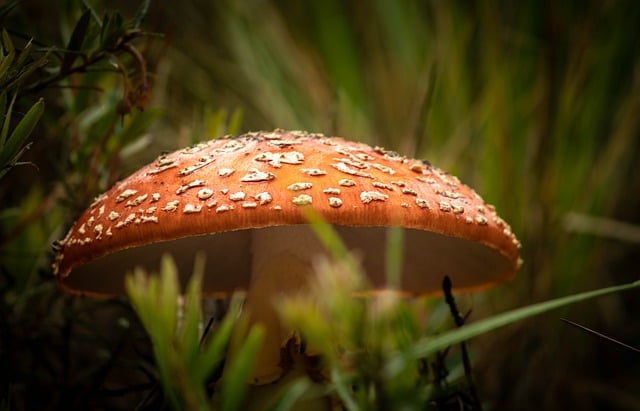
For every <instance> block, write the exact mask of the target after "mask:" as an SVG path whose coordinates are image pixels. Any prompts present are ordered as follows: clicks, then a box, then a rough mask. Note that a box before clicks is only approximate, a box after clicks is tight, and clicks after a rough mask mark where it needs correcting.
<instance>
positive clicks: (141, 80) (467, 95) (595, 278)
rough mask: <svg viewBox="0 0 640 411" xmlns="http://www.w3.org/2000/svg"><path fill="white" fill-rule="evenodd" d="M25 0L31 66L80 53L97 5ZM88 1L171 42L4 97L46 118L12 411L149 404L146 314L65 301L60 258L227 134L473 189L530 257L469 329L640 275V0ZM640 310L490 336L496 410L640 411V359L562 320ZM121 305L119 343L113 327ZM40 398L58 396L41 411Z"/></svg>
mask: <svg viewBox="0 0 640 411" xmlns="http://www.w3.org/2000/svg"><path fill="white" fill-rule="evenodd" d="M9 3H16V4H15V7H12V8H10V9H8V10H7V11H6V13H5V14H2V15H0V18H1V20H0V23H1V25H2V27H3V28H6V29H7V31H8V34H9V37H10V38H11V39H12V40H13V42H14V43H15V46H16V48H22V47H24V46H25V44H26V41H27V40H28V39H29V38H32V37H33V38H34V39H37V43H35V44H36V46H37V50H34V51H33V53H32V55H31V56H30V57H29V58H27V60H26V62H27V63H29V62H33V61H35V60H36V58H37V57H39V56H42V55H43V52H42V50H43V49H45V48H51V47H55V48H58V49H59V50H63V49H65V48H67V52H68V51H69V50H68V49H69V45H71V42H70V39H71V38H72V37H73V35H72V33H73V32H74V27H76V24H77V22H78V21H79V19H81V16H82V14H83V7H82V2H80V1H59V2H56V4H53V3H52V2H45V1H25V2H9ZM86 3H87V4H90V5H91V6H92V8H93V10H95V11H97V14H98V15H99V16H98V17H100V18H102V17H103V16H104V15H105V14H104V13H106V12H109V13H112V14H110V15H111V16H113V13H114V12H116V11H117V12H119V13H120V14H121V15H122V16H123V17H124V19H123V21H124V23H123V24H124V25H125V26H126V25H127V24H128V25H129V26H127V27H130V28H131V27H133V26H135V25H136V24H134V23H140V26H139V27H140V28H141V29H142V30H144V31H145V32H146V33H160V34H163V36H162V37H158V36H146V35H145V36H141V37H135V38H134V39H133V40H132V44H134V45H135V47H136V49H137V50H138V51H139V52H140V53H141V55H142V56H143V58H144V62H145V65H146V68H147V70H148V74H147V76H146V77H145V76H144V74H143V73H141V69H140V65H139V64H138V63H139V62H138V61H137V60H136V59H135V58H134V57H133V54H132V53H128V52H124V53H122V55H120V54H118V53H119V52H120V51H122V50H118V49H117V48H116V49H109V48H108V44H107V45H106V46H105V44H106V43H100V44H98V43H99V42H98V43H96V44H93V43H92V44H89V42H88V41H87V42H84V43H82V44H81V45H80V46H79V47H78V53H79V54H82V53H83V52H85V51H86V52H87V53H88V51H90V50H94V51H95V50H100V48H101V47H103V48H104V50H106V51H107V53H105V60H104V61H103V62H102V63H100V64H98V65H97V66H96V67H95V70H89V71H86V72H78V73H73V74H70V75H69V76H67V77H66V78H64V79H61V81H60V82H58V83H52V84H50V85H47V84H44V85H43V84H41V83H39V79H42V78H51V76H52V75H53V74H55V73H57V72H61V71H62V69H63V68H64V67H63V66H64V64H65V62H64V58H62V59H56V55H55V50H54V53H53V55H50V56H49V57H48V60H47V61H48V62H49V63H47V64H48V65H46V66H44V68H39V69H38V70H35V71H34V72H33V73H31V74H30V75H29V76H28V77H25V78H23V79H21V87H18V88H16V87H14V86H12V85H11V84H10V83H7V82H4V83H1V84H2V87H5V88H6V90H8V91H9V99H10V98H11V97H12V96H13V95H14V93H17V94H16V95H18V96H19V98H17V99H16V103H15V107H14V116H15V118H20V116H21V115H22V114H24V113H26V112H27V110H28V109H29V108H30V107H31V106H32V105H33V104H34V103H35V102H36V101H37V99H38V98H40V97H44V103H45V111H44V114H43V116H42V118H41V120H40V121H39V123H38V125H37V127H36V129H35V131H34V132H33V133H32V134H31V136H30V138H29V140H28V141H30V142H31V143H32V144H31V146H30V148H29V149H28V150H27V151H25V153H24V154H23V156H22V157H21V158H20V161H23V162H28V163H30V165H29V164H27V165H20V166H17V167H14V168H12V169H10V170H8V172H7V174H6V175H4V176H3V177H2V179H1V180H0V207H1V208H0V236H1V237H0V270H1V271H0V274H1V278H0V285H1V287H2V301H1V304H2V306H1V307H2V313H1V314H2V317H1V323H0V332H1V333H2V334H1V336H2V339H1V340H0V344H1V345H0V361H1V368H2V370H1V371H0V374H1V376H0V398H2V401H1V402H0V407H2V408H3V409H27V408H31V407H33V406H34V405H38V406H40V407H43V408H51V409H57V408H62V407H63V405H65V404H72V406H73V407H75V408H86V407H91V408H96V409H103V408H123V409H130V408H131V407H130V404H132V403H133V404H135V403H136V401H139V399H140V398H141V397H144V395H145V390H149V389H150V386H148V385H145V384H144V383H140V382H139V381H143V380H144V378H143V377H144V376H145V375H146V374H148V373H151V371H149V370H150V369H151V367H152V366H151V365H150V364H151V363H152V360H151V359H150V358H145V357H144V355H142V354H140V353H141V352H144V351H145V350H144V348H141V346H144V345H145V344H147V343H146V340H145V338H144V332H143V331H142V330H141V329H140V327H139V325H138V324H137V320H136V319H135V316H134V315H133V314H132V313H131V312H130V309H129V307H128V305H127V304H126V303H125V302H123V301H115V302H113V301H112V302H90V301H84V300H82V301H78V299H75V298H73V297H69V296H64V295H62V294H61V293H60V292H59V291H58V290H57V289H56V288H55V283H54V281H53V278H52V276H51V270H50V263H51V258H52V252H51V249H50V244H51V243H52V242H53V241H54V240H55V239H58V238H61V237H62V236H63V235H64V232H65V231H66V229H67V228H68V227H69V225H70V224H71V222H72V221H73V219H74V218H75V217H76V216H77V214H78V213H79V211H80V210H82V209H83V208H84V207H86V206H87V205H88V204H89V203H90V202H91V199H92V198H93V197H94V196H95V195H97V194H99V193H100V192H102V191H103V190H105V189H106V188H108V187H109V186H110V185H111V184H113V183H114V182H115V181H117V180H118V179H119V178H122V177H124V176H126V175H127V174H128V173H130V172H131V171H133V170H135V169H137V168H138V167H140V166H141V165H143V164H145V163H146V162H148V161H150V160H152V159H153V158H155V157H156V156H157V155H158V154H159V153H161V152H162V151H164V150H171V149H174V148H178V147H181V146H184V145H187V144H190V143H191V142H193V141H198V140H202V139H207V138H213V137H217V136H220V135H223V134H225V133H227V132H244V131H249V130H258V129H273V128H276V127H277V128H285V129H304V130H309V131H318V132H324V133H325V134H327V135H340V136H344V137H346V138H349V139H353V140H358V141H362V142H366V143H369V144H372V145H382V146H384V147H386V148H389V149H393V150H396V151H398V152H401V153H403V154H406V155H408V156H412V157H416V158H425V159H428V160H429V161H430V162H431V163H433V164H434V165H436V166H438V167H441V168H443V169H445V170H447V171H449V172H451V173H453V174H455V175H457V176H459V177H460V178H461V180H462V181H463V182H465V183H466V184H468V185H470V186H472V187H474V188H475V189H476V191H478V192H479V193H480V194H481V195H482V196H483V197H484V198H485V199H486V200H487V201H488V202H489V203H492V204H494V205H495V206H496V208H497V210H498V212H499V214H500V215H501V216H502V217H503V218H504V219H505V220H506V221H507V222H509V223H510V224H511V225H512V228H513V231H514V232H515V233H516V235H517V236H518V238H519V240H520V241H521V243H522V245H523V247H522V259H523V261H524V264H523V266H522V268H521V270H520V272H519V273H518V275H517V277H516V279H515V280H514V281H513V282H512V283H510V284H506V285H503V286H500V287H498V288H497V289H495V290H492V291H489V292H485V293H483V294H482V295H475V296H472V297H464V298H461V300H460V305H461V306H462V307H463V308H464V309H465V310H467V309H471V310H472V313H471V317H470V319H469V321H474V320H477V319H479V318H484V317H487V316H489V315H491V314H492V313H497V312H501V311H504V310H506V309H509V308H513V307H519V306H523V305H526V304H530V303H533V302H538V301H543V300H547V299H550V298H553V297H558V296H563V295H567V294H570V293H574V292H578V291H583V290H588V289H594V288H600V287H605V286H609V285H613V284H619V283H624V282H630V281H633V280H636V279H638V278H639V277H640V276H639V273H640V258H639V257H640V234H639V231H640V172H638V171H637V164H640V114H639V113H640V36H638V35H637V33H638V26H639V25H640V3H638V2H636V1H633V0H617V1H616V0H612V1H595V0H592V1H566V2H554V1H524V2H517V4H516V2H507V1H497V0H495V1H479V2H467V1H435V0H434V1H387V0H377V1H366V2H363V1H356V0H352V1H338V0H323V1H305V2H288V1H280V0H247V1H231V0H220V1H204V0H186V1H181V2H173V1H168V0H161V1H153V2H150V3H149V8H148V10H147V11H146V16H145V19H144V20H143V21H140V22H137V21H135V16H136V11H137V10H139V6H140V4H137V3H136V4H131V2H124V1H103V2H99V1H87V2H86ZM112 21H113V20H112ZM103 22H104V20H103ZM90 34H91V33H90V30H89V34H88V35H90ZM120 35H122V33H120ZM4 47H5V51H6V47H7V46H6V44H5V46H4ZM104 50H103V51H104ZM4 54H6V53H4ZM4 54H3V55H4ZM59 54H60V55H65V53H62V52H61V53H59ZM66 54H68V53H66ZM87 55H89V54H87ZM94 55H95V54H94ZM115 56H119V57H115ZM5 58H6V57H5ZM79 61H80V60H78V61H74V62H73V63H72V65H71V67H73V64H76V65H77V64H80V63H79ZM116 61H119V62H121V63H122V66H123V67H124V71H127V72H129V74H130V75H129V77H130V78H129V80H130V82H131V84H130V85H129V86H127V84H126V82H125V81H124V80H123V77H122V76H121V75H118V74H117V71H115V72H114V69H115V67H116V63H114V62H116ZM25 64H26V63H25ZM66 68H67V69H68V68H69V67H66ZM114 73H115V74H114ZM14 74H15V73H14ZM147 77H148V78H147ZM146 81H148V86H149V87H150V90H151V92H150V96H151V97H150V100H149V101H147V100H145V99H143V98H141V99H140V101H138V103H140V105H142V106H143V108H144V111H140V110H138V109H137V108H135V107H131V113H130V114H129V115H127V116H125V117H124V118H121V116H119V115H118V114H117V113H116V107H117V106H118V104H119V102H120V103H121V102H122V100H123V95H126V92H127V91H131V90H141V89H140V88H139V86H140V85H141V84H142V85H145V86H146V85H147V83H146ZM38 86H39V87H38ZM144 97H146V94H145V95H144ZM133 103H136V101H133ZM133 105H134V106H135V104H133ZM118 107H120V108H122V107H121V105H120V106H118ZM14 121H17V120H14ZM12 124H14V123H12ZM639 301H640V300H639V299H638V293H637V292H633V291H632V292H629V293H624V294H619V295H616V296H612V297H606V298H602V299H598V300H596V301H593V302H592V303H588V304H579V305H576V306H573V307H571V308H569V309H566V310H563V311H561V312H553V313H552V314H548V315H544V316H541V317H538V318H536V319H534V320H530V321H524V322H522V323H519V324H516V325H513V326H510V327H508V328H506V329H504V330H500V331H497V332H493V333H490V334H488V335H485V336H482V337H480V338H477V339H474V340H473V341H472V350H473V357H474V374H475V378H476V382H477V385H478V390H479V393H480V398H481V399H482V400H483V401H485V402H486V403H487V404H489V406H490V407H491V408H492V409H500V410H501V409H518V410H538V409H545V410H556V409H557V410H560V409H581V410H631V409H640V378H639V376H640V357H639V355H638V354H637V353H634V352H633V351H630V350H627V349H625V348H623V347H620V346H618V345H615V344H612V343H610V342H607V341H605V340H603V339H601V338H598V337H596V336H594V335H591V334H588V333H585V332H583V331H581V330H578V329H576V328H574V327H570V326H568V325H567V324H565V323H563V322H561V321H560V320H559V318H560V317H563V318H568V319H571V320H573V321H576V322H578V323H580V324H583V325H585V326H587V327H590V328H593V329H595V330H598V331H600V332H602V333H604V334H606V335H609V336H611V337H613V338H616V339H619V340H621V341H624V342H626V343H628V344H630V345H633V346H636V347H637V346H640V327H639V323H638V320H637V313H638V312H639V310H640V304H639ZM114 312H115V313H117V316H118V318H119V321H118V322H117V323H115V324H111V326H110V327H111V328H113V329H111V330H105V329H96V327H94V325H95V324H97V323H98V322H96V320H95V319H94V318H93V317H92V316H94V315H97V316H103V317H108V318H111V316H112V315H114V314H113V313H114ZM79 347H80V348H79ZM81 347H84V348H85V349H82V348H81ZM86 347H94V348H95V349H91V350H87V349H86ZM119 350H120V351H119ZM114 352H118V353H120V354H122V355H119V356H116V355H114ZM123 352H124V353H123ZM134 354H136V355H137V356H136V355H134ZM141 355H142V359H141V358H140V356H141ZM132 356H133V357H135V358H136V359H135V360H132V359H130V357H132ZM121 358H124V360H120V359H121ZM116 359H118V360H117V361H116ZM145 361H146V362H145ZM141 363H143V366H141V365H140V364H141ZM116 380H117V381H118V383H115V384H112V382H113V381H116ZM105 381H108V382H109V383H110V384H111V385H109V384H107V385H108V386H109V387H111V388H110V391H109V392H105V390H104V389H103V387H104V382H105ZM135 384H139V385H135ZM40 390H41V392H43V393H44V394H42V395H43V396H42V398H43V399H42V402H38V401H35V400H34V399H32V398H29V396H30V395H32V394H33V393H34V392H36V391H40ZM34 401H35V402H34Z"/></svg>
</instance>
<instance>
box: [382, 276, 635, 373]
mask: <svg viewBox="0 0 640 411" xmlns="http://www.w3.org/2000/svg"><path fill="white" fill-rule="evenodd" d="M638 287H640V280H638V281H635V282H633V283H629V284H624V285H618V286H613V287H608V288H602V289H599V290H594V291H587V292H584V293H579V294H574V295H570V296H567V297H562V298H557V299H554V300H549V301H545V302H542V303H538V304H533V305H529V306H526V307H522V308H517V309H515V310H512V311H508V312H505V313H502V314H498V315H495V316H493V317H491V318H487V319H485V320H482V321H478V322H476V323H472V324H467V325H465V326H464V327H461V328H458V329H456V330H452V331H449V332H446V333H444V334H442V335H439V336H436V337H429V338H425V339H424V340H423V341H420V342H418V343H417V344H416V345H415V346H414V347H413V349H412V350H408V351H407V352H406V353H402V354H401V355H399V356H398V357H397V358H396V359H395V360H394V361H391V362H390V363H389V365H388V367H387V372H389V373H392V374H395V373H396V372H397V370H400V369H403V368H404V364H406V363H407V361H415V360H417V359H419V358H423V357H426V356H428V355H430V354H433V353H434V352H436V351H438V350H442V349H444V348H446V347H448V346H450V345H453V344H457V343H460V342H462V341H465V340H468V339H469V338H472V337H476V336H478V335H481V334H485V333H487V332H489V331H492V330H495V329H496V328H500V327H504V326H505V325H509V324H513V323H515V322H517V321H521V320H524V319H526V318H529V317H533V316H535V315H539V314H542V313H544V312H547V311H551V310H554V309H556V308H560V307H563V306H567V305H570V304H574V303H577V302H580V301H585V300H589V299H592V298H596V297H601V296H603V295H607V294H613V293H617V292H621V291H625V290H630V289H633V288H638Z"/></svg>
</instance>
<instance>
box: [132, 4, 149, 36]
mask: <svg viewBox="0 0 640 411" xmlns="http://www.w3.org/2000/svg"><path fill="white" fill-rule="evenodd" d="M150 4H151V0H144V1H143V2H142V3H141V4H140V7H138V10H137V11H136V16H135V18H134V20H133V28H134V29H139V28H140V26H141V25H142V22H143V21H144V19H145V18H146V17H147V13H148V12H149V5H150Z"/></svg>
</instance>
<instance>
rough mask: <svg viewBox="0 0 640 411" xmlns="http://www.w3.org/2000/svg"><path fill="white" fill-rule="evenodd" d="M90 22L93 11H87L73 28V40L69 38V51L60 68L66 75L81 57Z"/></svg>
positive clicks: (66, 51)
mask: <svg viewBox="0 0 640 411" xmlns="http://www.w3.org/2000/svg"><path fill="white" fill-rule="evenodd" d="M90 21H91V10H89V9H87V10H85V11H84V13H82V16H80V19H79V20H78V22H77V23H76V25H75V27H74V28H73V32H72V33H71V38H69V43H67V49H66V50H65V55H64V59H63V60H62V65H61V66H60V72H62V73H65V72H67V71H68V70H69V69H70V68H71V67H73V63H75V61H76V59H77V58H78V56H79V55H80V51H81V50H82V44H83V43H84V39H85V37H86V36H87V30H88V28H89V22H90Z"/></svg>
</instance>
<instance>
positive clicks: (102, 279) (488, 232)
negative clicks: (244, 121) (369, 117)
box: [53, 130, 519, 383]
mask: <svg viewBox="0 0 640 411" xmlns="http://www.w3.org/2000/svg"><path fill="white" fill-rule="evenodd" d="M305 208H312V209H313V210H314V211H315V212H316V213H318V214H319V215H321V216H322V218H324V220H326V222H328V223H330V224H332V225H334V226H335V229H336V230H337V232H338V233H339V234H340V236H341V237H342V239H343V240H344V242H345V245H346V246H347V247H348V248H349V249H352V250H354V251H356V252H358V253H359V255H360V256H361V257H362V261H361V263H362V267H363V270H364V272H366V273H367V276H368V280H369V283H370V285H371V287H373V288H384V287H385V285H386V284H385V275H384V272H383V267H384V266H385V264H384V259H385V256H384V245H383V244H384V243H385V241H384V238H385V230H386V228H387V227H390V226H402V227H404V228H405V230H404V236H405V241H404V244H405V247H404V251H403V252H404V261H406V262H408V263H407V264H405V266H404V267H403V268H402V273H401V274H402V276H401V281H400V285H399V286H400V289H401V290H402V291H403V292H404V293H406V294H411V295H425V294H434V293H437V292H439V290H440V284H441V281H442V278H443V277H444V276H445V275H446V276H449V278H451V279H452V281H453V283H454V284H455V285H456V288H457V290H458V291H475V290H479V289H484V288H487V287H490V286H492V285H494V284H497V283H500V282H503V281H507V280H509V279H511V278H512V277H513V276H514V274H515V272H516V270H517V268H518V265H519V258H518V248H519V244H518V241H517V240H516V238H515V236H514V235H513V233H512V232H511V229H510V228H509V226H508V225H507V224H506V223H505V222H504V221H503V220H502V219H501V218H500V217H498V216H497V214H496V213H495V210H494V208H493V207H492V206H490V205H488V204H486V203H485V202H484V201H483V200H482V198H481V197H480V196H479V195H478V194H476V193H475V192H474V191H473V190H472V189H471V188H469V187H467V186H466V185H464V184H462V183H461V182H460V181H459V180H458V179H457V178H456V177H454V176H451V175H449V174H447V173H445V172H443V171H441V170H439V169H438V168H436V167H434V166H432V165H430V164H429V163H427V162H425V161H420V160H413V159H409V158H406V157H404V156H401V155H399V154H397V153H394V152H391V151H387V150H385V149H382V148H379V147H375V148H372V147H370V146H367V145H365V144H359V143H354V142H349V141H346V140H343V139H341V138H337V137H325V136H324V135H322V134H314V133H307V132H300V131H283V130H275V131H273V132H253V133H247V134H244V135H241V136H238V137H227V138H221V139H216V140H211V141H207V142H203V143H200V144H196V145H193V146H191V147H188V148H185V149H182V150H178V151H175V152H173V153H170V154H163V155H161V156H160V157H158V158H157V159H156V160H155V161H154V162H153V163H151V164H149V165H147V166H145V167H143V168H142V169H140V170H139V171H137V172H135V173H134V174H133V175H131V176H130V177H128V178H126V179H124V180H122V181H121V182H119V183H118V184H116V185H115V186H114V187H113V188H111V189H110V190H109V191H107V192H106V193H104V194H103V195H101V196H99V197H98V198H96V199H95V201H94V202H93V204H91V205H90V206H89V208H88V209H87V210H86V211H85V212H84V213H83V214H82V215H81V216H80V218H79V219H78V220H77V221H76V222H75V224H74V225H73V226H72V228H71V229H70V230H69V232H68V234H67V236H66V237H65V238H64V239H63V240H62V241H60V243H59V247H58V254H57V256H56V259H55V262H54V267H53V268H54V273H55V275H56V278H57V281H58V283H59V285H60V286H62V288H63V289H65V290H67V291H70V292H73V293H80V294H88V295H93V296H110V295H118V294H122V293H123V283H124V279H123V277H124V275H125V274H126V273H127V272H128V271H131V270H132V269H133V268H134V267H135V266H142V267H144V268H146V269H147V270H149V271H157V270H158V265H159V261H160V256H161V255H162V254H164V253H169V254H171V255H172V256H173V258H174V259H175V261H176V264H177V266H178V268H179V272H180V273H187V272H190V267H191V264H192V262H193V259H194V256H195V254H196V253H197V252H200V251H204V252H205V253H206V254H207V256H208V258H207V272H208V274H207V275H206V278H204V280H203V290H204V291H205V292H207V293H208V294H209V295H221V296H222V295H228V294H229V293H231V292H234V291H237V290H246V291H247V299H246V304H245V306H246V309H247V312H248V314H247V315H249V316H250V318H251V321H252V322H254V323H255V322H260V323H264V324H265V326H266V328H267V329H268V332H267V334H266V341H265V342H264V344H263V352H262V353H261V354H260V355H259V359H258V364H257V366H256V371H255V373H254V382H255V383H264V382H268V381H273V380H276V379H278V377H280V375H281V374H282V370H281V369H280V366H279V362H280V361H279V360H280V358H279V356H280V348H281V346H282V345H283V344H284V343H286V340H287V338H288V337H289V336H290V334H291V330H286V329H284V328H283V327H282V326H281V325H280V322H279V321H278V318H277V314H276V311H275V309H274V301H275V300H276V299H278V298H280V296H281V295H288V294H294V293H297V292H299V291H302V290H304V288H305V287H306V286H307V285H308V284H309V283H310V281H309V278H310V276H313V275H315V274H314V271H313V268H312V264H313V260H314V258H315V257H316V256H317V255H321V254H322V253H325V252H326V251H325V250H324V248H323V245H322V244H321V243H320V242H319V240H318V239H317V238H316V237H315V236H314V234H313V233H312V232H311V230H310V228H309V226H308V224H307V219H306V217H305V215H306V213H305ZM181 281H182V283H183V285H184V283H185V282H186V281H187V278H182V279H181Z"/></svg>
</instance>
